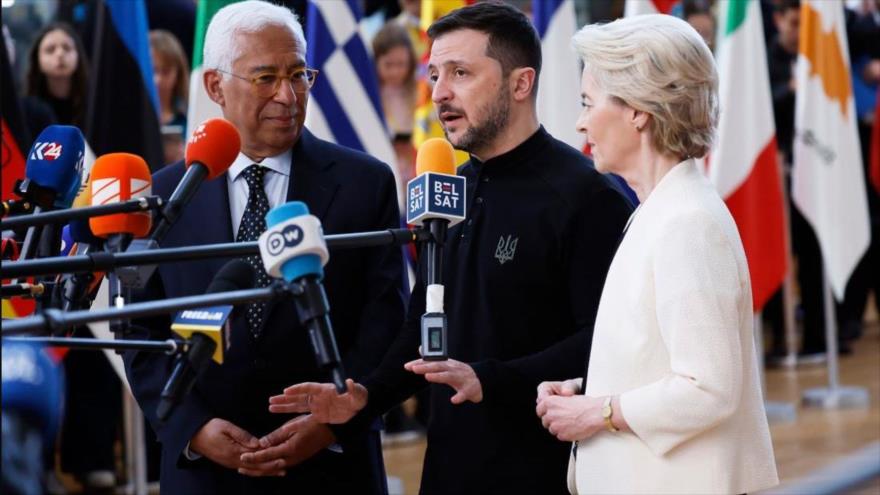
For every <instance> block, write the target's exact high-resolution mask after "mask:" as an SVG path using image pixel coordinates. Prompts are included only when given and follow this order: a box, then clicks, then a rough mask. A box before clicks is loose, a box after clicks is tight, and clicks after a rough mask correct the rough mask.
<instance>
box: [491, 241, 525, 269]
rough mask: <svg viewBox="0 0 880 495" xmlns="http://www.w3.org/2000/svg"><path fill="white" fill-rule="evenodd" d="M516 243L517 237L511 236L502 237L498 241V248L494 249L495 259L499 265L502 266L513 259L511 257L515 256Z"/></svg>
mask: <svg viewBox="0 0 880 495" xmlns="http://www.w3.org/2000/svg"><path fill="white" fill-rule="evenodd" d="M517 242H519V237H513V236H512V235H508V236H507V237H506V238H505V237H504V236H503V235H502V236H501V238H500V239H498V247H497V248H495V259H496V260H498V263H499V264H501V265H503V264H505V263H507V262H508V261H511V260H512V259H513V255H514V254H516V243H517Z"/></svg>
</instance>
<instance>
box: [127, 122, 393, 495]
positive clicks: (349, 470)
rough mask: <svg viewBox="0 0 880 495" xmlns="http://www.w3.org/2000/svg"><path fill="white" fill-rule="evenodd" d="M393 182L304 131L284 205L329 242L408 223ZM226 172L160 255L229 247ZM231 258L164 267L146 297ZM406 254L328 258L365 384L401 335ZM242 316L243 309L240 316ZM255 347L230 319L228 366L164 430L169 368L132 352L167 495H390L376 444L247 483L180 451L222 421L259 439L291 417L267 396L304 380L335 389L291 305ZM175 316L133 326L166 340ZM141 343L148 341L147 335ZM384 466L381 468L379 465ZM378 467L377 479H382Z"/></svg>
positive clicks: (176, 289) (200, 288) (211, 271)
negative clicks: (294, 204) (162, 407)
mask: <svg viewBox="0 0 880 495" xmlns="http://www.w3.org/2000/svg"><path fill="white" fill-rule="evenodd" d="M183 173H184V166H183V164H181V163H177V164H174V165H170V166H168V167H166V168H164V169H162V170H161V171H159V172H158V173H156V174H155V176H154V178H153V191H154V193H155V194H158V195H160V196H162V197H163V198H168V197H169V196H170V195H171V193H172V191H173V190H174V188H175V187H176V185H177V183H178V182H179V180H180V178H181V177H182V176H183ZM396 198H397V195H396V193H395V184H394V178H393V175H392V173H391V170H390V169H389V168H388V166H387V165H385V164H383V163H381V162H379V161H377V160H375V159H373V158H371V157H369V156H367V155H365V154H363V153H360V152H357V151H353V150H350V149H347V148H343V147H340V146H337V145H335V144H331V143H328V142H325V141H321V140H319V139H317V138H316V137H314V136H313V135H311V134H310V133H309V132H308V131H303V134H302V136H301V137H300V139H299V141H298V142H297V143H296V145H295V146H294V148H293V159H292V175H291V178H290V187H289V189H288V193H287V200H288V201H293V200H298V201H303V202H305V203H306V204H307V205H308V207H309V210H310V212H311V213H312V214H313V215H315V216H317V217H318V218H319V219H320V220H321V223H322V224H323V228H324V233H325V234H334V233H347V232H362V231H373V230H382V229H387V228H396V227H398V226H399V216H398V207H397V199H396ZM232 241H233V233H232V227H231V220H230V213H229V198H228V187H227V178H226V176H225V174H224V175H223V176H221V177H218V178H217V179H215V180H213V181H208V182H205V183H203V184H202V185H201V187H200V188H199V190H198V192H197V193H196V194H195V195H194V197H193V199H192V201H191V202H190V203H189V204H188V205H187V206H186V207H185V208H184V211H183V214H182V215H181V217H180V218H179V220H178V221H177V223H176V224H175V225H174V226H173V227H172V228H171V230H170V231H169V232H168V235H167V236H166V237H165V239H164V240H163V242H162V247H177V246H190V245H199V244H212V243H224V242H232ZM227 261H228V259H210V260H204V261H190V262H181V263H168V264H162V265H160V266H159V268H158V270H157V274H156V275H155V276H154V277H153V278H152V279H151V281H150V283H149V285H148V287H147V289H146V290H145V291H144V293H143V294H140V295H139V296H138V297H137V298H138V299H157V298H172V297H181V296H187V295H194V294H201V293H204V291H205V289H206V287H207V286H208V284H209V283H210V282H211V279H212V278H213V277H214V275H215V274H216V273H217V271H218V270H219V269H220V267H222V266H223V265H224V264H225V263H226V262H227ZM403 277H404V271H403V260H402V256H401V249H400V248H398V247H393V246H392V247H377V248H368V249H347V250H341V251H333V252H331V253H330V262H329V263H328V264H327V266H326V267H325V278H324V287H325V289H326V292H327V297H328V300H329V302H330V306H331V310H330V311H331V321H332V324H333V329H334V331H335V334H336V340H337V343H338V345H339V350H340V353H341V355H342V357H343V361H344V365H345V370H346V373H347V374H348V375H349V376H351V377H353V378H355V379H360V377H362V376H364V375H365V374H366V373H367V372H369V371H370V370H371V369H372V368H373V367H375V365H376V364H378V360H379V359H380V358H381V356H382V355H383V354H384V353H385V350H386V349H387V347H388V345H389V344H390V342H391V341H392V340H393V339H394V337H395V335H396V334H397V333H398V331H399V329H400V327H401V324H402V320H403V312H404V303H405V297H406V294H405V293H404V291H405V288H404V287H405V285H404V283H403V280H404V279H403ZM239 312H240V311H239ZM267 314H268V317H266V318H265V322H266V323H265V327H264V329H263V331H262V333H261V335H260V337H259V338H258V339H256V340H255V339H254V338H253V337H251V336H250V335H249V332H248V331H247V328H246V325H245V323H244V318H238V317H236V318H235V319H234V320H233V330H232V336H231V339H230V341H231V347H230V349H229V350H228V351H227V352H226V354H225V358H224V363H223V364H222V365H217V364H216V363H211V364H210V365H209V368H208V369H207V371H206V372H205V373H204V375H203V376H202V377H200V378H199V379H198V381H197V382H196V385H195V387H194V388H193V391H192V392H191V393H190V394H189V395H188V396H187V397H186V398H185V399H184V400H183V401H182V403H181V404H180V405H178V407H177V408H176V409H175V410H174V411H173V413H172V414H171V416H170V417H169V418H168V420H167V422H166V423H164V424H161V423H159V421H158V419H157V417H156V413H155V411H156V405H157V403H158V398H159V393H160V392H161V390H162V387H163V385H164V383H165V381H166V379H167V378H168V374H169V372H170V369H171V366H172V363H173V362H172V360H171V359H170V358H169V357H168V356H165V355H163V354H150V353H140V352H137V353H136V352H132V353H129V354H127V355H126V356H125V358H126V359H125V360H126V371H127V373H128V377H129V381H130V383H131V386H132V390H133V392H134V394H135V396H136V398H137V400H138V402H139V404H140V406H141V408H142V409H143V411H144V414H145V416H146V418H147V419H148V420H149V422H150V424H151V425H152V426H153V428H154V429H155V430H156V434H157V436H158V438H159V440H160V441H161V442H162V457H163V459H162V473H161V482H162V491H163V493H258V492H259V493H269V492H276V491H277V492H286V493H292V492H293V490H294V489H296V490H297V491H298V492H301V493H318V492H320V493H328V492H351V491H357V492H359V493H364V492H371V491H377V490H381V487H383V486H384V479H377V478H378V477H379V476H380V475H377V474H376V473H377V472H379V473H381V472H382V471H381V468H382V465H381V462H382V461H381V450H379V446H378V445H377V444H375V443H370V442H368V439H370V438H372V439H375V437H376V435H375V432H373V433H372V435H369V434H368V435H365V436H364V437H362V438H360V439H357V440H355V441H351V442H348V441H347V440H346V443H345V444H343V445H342V447H343V451H344V453H342V454H338V453H335V452H331V451H323V452H321V453H319V454H318V455H316V456H315V457H313V458H312V459H310V460H308V461H306V462H305V463H303V464H301V465H299V466H297V467H294V468H291V469H288V470H287V476H286V477H285V478H283V479H277V478H275V479H262V478H261V479H256V478H249V477H245V476H241V475H238V474H237V473H236V472H234V471H232V470H228V469H225V468H222V467H220V466H218V465H216V464H214V463H212V462H210V461H208V460H207V459H202V460H200V461H196V462H193V461H189V460H187V459H186V458H185V457H183V455H182V452H183V450H184V448H185V447H186V445H187V442H189V440H190V439H191V438H192V436H193V435H194V434H195V433H196V432H197V431H198V430H199V428H201V426H202V425H203V424H204V423H205V422H207V421H208V420H209V419H210V418H213V417H219V418H223V419H226V420H228V421H231V422H232V423H234V424H236V425H238V426H239V427H241V428H243V429H245V430H247V431H249V432H250V433H251V434H253V435H255V436H257V437H260V436H262V435H265V434H266V433H269V432H270V431H272V430H274V429H276V428H278V427H279V426H281V425H282V424H283V423H284V422H285V421H287V420H288V419H290V417H291V416H289V415H283V414H270V413H269V412H268V398H269V397H270V396H272V395H276V394H279V393H281V392H282V390H283V389H284V387H287V386H289V385H291V384H294V383H298V382H302V381H320V382H326V381H328V377H327V376H325V375H324V374H323V373H321V372H320V371H319V370H318V369H317V367H316V365H315V361H314V358H313V356H312V351H311V347H310V345H309V341H308V336H307V332H306V330H305V328H304V327H302V326H301V325H300V324H299V323H298V319H297V315H296V313H295V310H294V308H293V304H292V303H289V302H285V303H278V304H274V305H270V306H269V307H268V308H267ZM169 323H170V322H169V318H168V317H163V318H152V319H145V320H140V321H137V322H136V324H137V325H136V329H137V328H142V329H143V331H146V332H148V334H149V337H150V338H154V339H165V338H168V337H169V335H170V334H169ZM140 336H143V335H140ZM377 463H378V464H377ZM377 468H378V470H377Z"/></svg>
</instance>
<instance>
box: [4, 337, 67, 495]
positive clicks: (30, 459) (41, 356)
mask: <svg viewBox="0 0 880 495" xmlns="http://www.w3.org/2000/svg"><path fill="white" fill-rule="evenodd" d="M2 368H3V369H2V376H3V386H2V421H3V433H2V435H3V437H2V438H3V440H2V443H3V453H2V456H3V473H2V478H3V485H2V486H3V490H2V491H3V492H4V493H43V489H42V481H41V480H42V479H43V476H44V474H45V471H44V466H43V459H45V458H46V453H47V452H48V451H49V449H51V448H53V447H54V445H55V435H56V433H57V431H58V427H59V423H60V421H61V413H62V410H61V409H62V404H63V400H62V397H63V393H64V379H63V378H64V377H63V376H62V374H61V370H60V368H59V367H58V366H57V365H56V364H55V363H54V362H53V361H52V359H51V358H50V357H49V356H48V355H46V353H45V351H44V350H43V348H41V347H39V346H36V345H33V344H25V343H17V342H12V341H8V340H6V339H3V345H2Z"/></svg>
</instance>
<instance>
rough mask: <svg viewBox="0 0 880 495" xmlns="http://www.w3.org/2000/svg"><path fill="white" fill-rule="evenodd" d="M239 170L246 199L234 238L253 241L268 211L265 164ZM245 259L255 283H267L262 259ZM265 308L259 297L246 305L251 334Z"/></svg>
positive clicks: (254, 333) (255, 334) (255, 333)
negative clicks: (255, 277) (253, 275)
mask: <svg viewBox="0 0 880 495" xmlns="http://www.w3.org/2000/svg"><path fill="white" fill-rule="evenodd" d="M243 174H244V180H245V181H246V182H247V186H248V200H247V205H246V206H245V208H244V214H242V215H241V223H239V225H238V234H237V235H236V236H235V242H249V241H256V240H257V239H258V238H259V237H260V234H262V233H263V232H265V231H266V213H268V211H269V198H268V197H266V191H265V190H264V189H263V177H264V176H265V175H266V168H265V167H261V166H259V165H257V164H254V165H250V166H248V168H246V169H244V172H243ZM245 261H247V262H248V264H249V265H251V266H252V267H254V271H256V273H257V286H258V287H266V286H267V285H269V282H270V281H271V280H270V279H269V275H268V274H266V270H265V269H264V268H263V262H262V261H261V260H260V257H259V255H254V256H248V257H246V258H245ZM265 309H266V303H265V302H262V301H260V302H255V303H251V304H248V305H247V315H246V318H247V324H248V330H249V331H250V332H251V335H252V336H253V337H254V338H257V337H259V336H260V324H261V323H262V321H263V311H264V310H265Z"/></svg>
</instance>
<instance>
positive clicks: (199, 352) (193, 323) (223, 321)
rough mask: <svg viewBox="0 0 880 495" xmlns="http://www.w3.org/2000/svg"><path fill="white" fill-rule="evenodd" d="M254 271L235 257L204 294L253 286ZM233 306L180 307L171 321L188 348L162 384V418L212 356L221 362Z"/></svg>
mask: <svg viewBox="0 0 880 495" xmlns="http://www.w3.org/2000/svg"><path fill="white" fill-rule="evenodd" d="M255 283H256V274H255V273H254V269H253V267H252V266H251V265H249V264H248V263H247V262H246V261H243V260H240V259H234V260H231V261H229V262H228V263H226V264H225V265H223V267H222V268H221V269H220V271H218V272H217V275H216V276H215V277H214V279H213V280H212V281H211V283H210V284H209V285H208V288H207V290H206V291H205V292H206V293H207V294H212V293H217V292H228V291H235V290H244V289H250V288H252V287H254V285H255ZM231 312H232V306H229V305H226V306H213V307H208V308H199V309H189V310H184V311H181V312H179V313H178V314H177V317H175V319H174V322H173V323H172V324H171V330H172V331H173V332H174V333H176V334H177V335H180V336H181V337H183V338H184V339H188V340H189V349H188V350H187V352H186V353H185V354H181V355H179V356H178V357H177V360H176V361H175V363H174V368H173V369H172V371H171V375H170V376H169V377H168V381H166V382H165V387H164V388H163V389H162V393H161V394H160V395H159V405H158V406H156V415H157V416H158V417H159V420H160V421H165V420H166V419H168V416H169V415H170V414H171V412H172V411H173V410H174V408H175V407H176V406H177V404H179V403H180V400H181V399H182V398H183V397H184V396H185V395H186V394H188V393H189V392H190V390H192V387H193V385H195V382H196V378H198V377H199V376H200V375H201V374H202V373H203V372H204V370H205V368H207V366H208V363H209V362H210V361H211V360H212V359H213V360H214V362H216V363H217V364H223V352H224V351H225V350H226V342H228V338H227V336H228V333H229V321H228V318H229V314H230V313H231Z"/></svg>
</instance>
